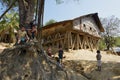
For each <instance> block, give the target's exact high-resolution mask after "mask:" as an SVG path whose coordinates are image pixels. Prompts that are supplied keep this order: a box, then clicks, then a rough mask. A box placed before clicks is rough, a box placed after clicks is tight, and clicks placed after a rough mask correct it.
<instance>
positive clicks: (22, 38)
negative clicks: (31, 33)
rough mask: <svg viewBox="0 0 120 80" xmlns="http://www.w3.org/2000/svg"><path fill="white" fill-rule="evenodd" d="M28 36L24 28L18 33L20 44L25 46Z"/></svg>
mask: <svg viewBox="0 0 120 80" xmlns="http://www.w3.org/2000/svg"><path fill="white" fill-rule="evenodd" d="M28 39H29V38H28V35H27V32H26V30H25V28H24V27H23V26H22V27H21V30H19V31H18V42H17V43H18V44H24V43H25V42H26V41H27V40H28Z"/></svg>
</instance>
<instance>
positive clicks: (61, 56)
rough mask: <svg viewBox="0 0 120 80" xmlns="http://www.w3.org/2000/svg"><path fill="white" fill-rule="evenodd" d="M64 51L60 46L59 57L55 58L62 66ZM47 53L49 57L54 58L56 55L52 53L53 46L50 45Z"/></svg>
mask: <svg viewBox="0 0 120 80" xmlns="http://www.w3.org/2000/svg"><path fill="white" fill-rule="evenodd" d="M63 53H64V51H63V49H62V47H59V50H58V57H56V58H55V59H56V61H57V65H58V66H59V67H62V59H63ZM47 55H48V56H49V57H52V58H53V57H54V56H53V54H52V50H51V47H48V49H47Z"/></svg>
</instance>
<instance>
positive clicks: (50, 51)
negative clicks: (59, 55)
mask: <svg viewBox="0 0 120 80" xmlns="http://www.w3.org/2000/svg"><path fill="white" fill-rule="evenodd" d="M47 54H48V56H50V57H52V50H51V47H48V49H47Z"/></svg>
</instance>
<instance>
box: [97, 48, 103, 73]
mask: <svg viewBox="0 0 120 80" xmlns="http://www.w3.org/2000/svg"><path fill="white" fill-rule="evenodd" d="M101 57H102V56H101V54H100V51H99V50H97V55H96V59H97V67H98V71H101Z"/></svg>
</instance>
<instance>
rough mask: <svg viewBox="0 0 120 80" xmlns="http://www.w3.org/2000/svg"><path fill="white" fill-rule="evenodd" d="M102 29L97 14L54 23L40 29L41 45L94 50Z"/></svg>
mask: <svg viewBox="0 0 120 80" xmlns="http://www.w3.org/2000/svg"><path fill="white" fill-rule="evenodd" d="M100 32H104V28H103V27H102V24H101V22H100V19H99V17H98V14H97V13H93V14H88V15H84V16H80V17H77V18H75V19H72V20H66V21H61V22H56V23H53V24H50V25H47V26H44V27H43V28H42V38H43V41H44V43H43V45H51V46H52V47H57V48H58V47H59V46H62V47H63V48H64V49H72V50H73V49H95V48H98V41H99V39H100V38H101V36H100Z"/></svg>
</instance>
